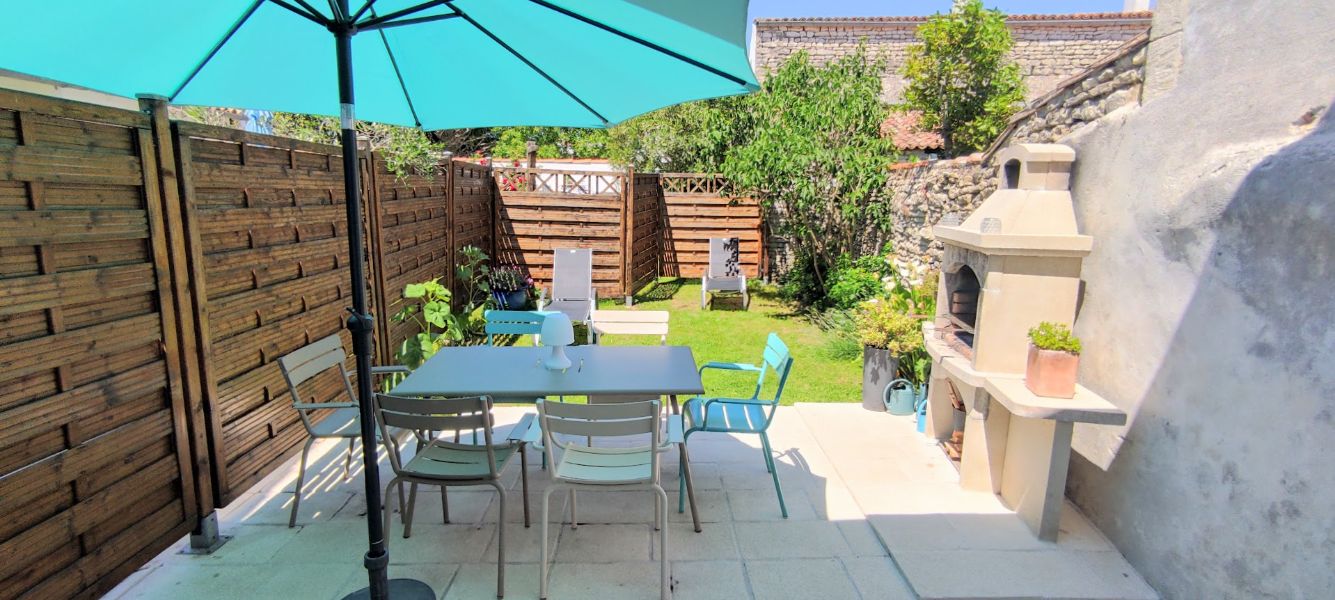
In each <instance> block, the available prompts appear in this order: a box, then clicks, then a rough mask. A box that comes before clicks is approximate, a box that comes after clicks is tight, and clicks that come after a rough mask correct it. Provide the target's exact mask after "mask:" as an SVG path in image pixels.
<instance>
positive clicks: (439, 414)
mask: <svg viewBox="0 0 1335 600" xmlns="http://www.w3.org/2000/svg"><path fill="white" fill-rule="evenodd" d="M375 418H376V423H377V424H378V425H379V426H380V434H381V435H382V436H384V437H385V439H393V438H391V437H390V431H389V428H390V427H398V428H400V429H407V430H410V431H412V432H413V434H414V435H416V436H417V441H418V442H419V444H420V447H419V448H418V450H417V452H418V454H421V453H422V452H424V451H425V450H427V449H428V448H431V447H443V448H455V447H461V446H467V447H470V448H476V447H477V446H476V445H468V444H464V445H461V444H455V443H451V442H446V441H444V440H440V439H437V438H435V437H434V436H433V435H432V433H433V432H438V431H448V430H455V431H460V430H466V429H473V430H481V431H482V433H483V441H484V443H485V446H484V447H485V448H486V452H487V458H488V459H489V460H488V464H489V465H490V466H489V470H490V473H491V477H492V478H493V479H494V478H495V477H496V476H497V474H498V473H497V471H496V455H495V452H494V450H493V447H492V443H491V439H492V431H491V421H492V418H491V398H490V397H488V396H469V397H465V398H405V397H402V396H392V395H389V394H376V396H375ZM386 446H388V447H389V463H390V466H391V467H393V468H394V473H395V474H398V475H409V476H422V475H423V474H420V473H416V472H413V471H406V470H404V468H403V465H404V463H403V462H402V457H401V456H400V454H399V449H398V447H397V444H386ZM428 475H429V476H430V477H435V478H441V476H440V475H434V474H428ZM447 478H448V477H447ZM470 479H476V477H470Z"/></svg>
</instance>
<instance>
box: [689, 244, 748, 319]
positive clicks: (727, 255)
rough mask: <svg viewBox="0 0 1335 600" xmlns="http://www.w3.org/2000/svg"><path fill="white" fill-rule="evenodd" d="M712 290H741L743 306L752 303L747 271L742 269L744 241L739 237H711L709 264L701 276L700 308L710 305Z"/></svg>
mask: <svg viewBox="0 0 1335 600" xmlns="http://www.w3.org/2000/svg"><path fill="white" fill-rule="evenodd" d="M710 292H741V294H742V308H746V307H747V306H749V305H750V303H751V299H750V297H749V296H747V293H746V273H745V272H744V271H743V270H742V242H741V240H740V239H738V238H709V266H708V267H706V268H705V274H704V276H703V277H701V278H700V309H701V310H704V308H705V307H706V306H708V305H709V293H710Z"/></svg>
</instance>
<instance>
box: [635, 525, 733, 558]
mask: <svg viewBox="0 0 1335 600" xmlns="http://www.w3.org/2000/svg"><path fill="white" fill-rule="evenodd" d="M649 557H650V558H651V559H652V560H658V538H657V537H655V538H654V540H653V544H651V545H650V548H649ZM740 558H741V553H740V552H739V551H738V550H737V536H736V534H734V533H733V530H732V527H730V526H729V525H728V524H727V523H720V524H717V525H711V526H709V527H704V528H703V530H702V531H700V532H696V531H695V529H694V528H693V527H692V526H691V524H690V523H669V524H668V559H669V560H738V559H740Z"/></svg>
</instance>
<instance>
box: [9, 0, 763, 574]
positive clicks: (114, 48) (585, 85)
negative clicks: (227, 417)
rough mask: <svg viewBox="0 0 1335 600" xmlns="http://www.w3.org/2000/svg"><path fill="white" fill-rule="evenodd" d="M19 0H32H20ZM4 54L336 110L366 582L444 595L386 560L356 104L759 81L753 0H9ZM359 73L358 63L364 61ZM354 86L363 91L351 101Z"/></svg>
mask: <svg viewBox="0 0 1335 600" xmlns="http://www.w3.org/2000/svg"><path fill="white" fill-rule="evenodd" d="M14 4H18V5H19V6H13V5H14ZM6 8H7V9H8V10H7V11H6V15H5V17H6V21H5V25H6V35H5V36H3V37H0V69H8V70H12V71H16V72H19V73H24V74H28V75H34V76H38V77H44V78H47V79H54V80H57V81H62V82H66V83H71V84H75V85H79V86H83V87H87V88H92V89H95V90H99V91H103V92H108V93H112V94H117V95H122V96H135V95H139V94H149V95H154V96H161V97H165V98H167V100H168V101H169V102H173V103H176V104H194V105H204V106H225V107H232V108H245V109H265V110H278V111H287V112H297V113H309V114H317V115H328V116H338V117H339V118H340V123H341V125H342V144H343V183H344V186H345V193H346V197H347V221H348V250H349V261H348V270H349V271H350V275H351V279H352V307H351V309H350V312H351V313H352V314H351V316H350V317H349V318H348V323H347V325H348V329H349V330H350V331H351V333H352V342H353V353H354V354H355V356H356V362H357V375H358V377H357V379H358V381H357V396H358V399H359V402H360V405H361V410H360V412H361V438H362V449H363V461H364V463H365V466H366V470H365V472H364V475H363V477H364V479H365V484H366V502H367V506H368V508H370V510H369V511H368V515H367V516H368V518H367V538H368V545H369V549H368V550H367V553H366V557H365V564H366V568H367V570H368V572H369V579H370V586H369V587H368V588H367V589H366V590H364V591H363V594H364V595H365V596H370V597H372V598H386V597H388V595H389V594H390V592H391V591H392V590H395V589H397V591H396V592H395V594H396V596H399V597H433V596H434V595H433V594H432V592H431V590H430V588H427V587H426V586H425V585H424V584H421V583H420V582H412V581H409V580H396V581H397V582H398V583H399V584H402V585H399V586H398V587H397V588H395V587H393V586H391V582H388V581H387V578H386V576H385V574H386V568H387V566H388V563H389V556H388V552H387V551H386V547H385V543H384V533H385V532H384V531H383V529H382V527H381V524H380V520H379V519H378V518H376V517H375V514H376V512H377V508H378V507H379V506H380V490H379V477H378V473H379V469H378V468H377V465H376V457H375V454H376V451H375V448H376V438H375V431H374V425H373V424H372V414H371V409H370V400H371V396H372V394H373V390H372V387H371V355H372V349H371V348H372V346H371V342H372V339H371V336H372V330H373V329H374V326H373V325H372V320H371V315H370V314H368V313H367V301H366V284H365V282H366V278H365V274H364V272H363V269H364V263H365V259H364V249H363V247H362V232H361V223H362V218H361V201H360V188H361V186H360V183H359V181H358V177H359V175H358V168H357V144H356V140H357V134H356V131H355V116H357V115H356V113H357V112H360V117H361V118H363V119H365V120H369V121H377V122H382V123H391V124H398V125H415V126H420V127H423V128H426V129H450V128H459V127H484V126H499V125H557V126H568V127H606V126H608V125H611V124H614V123H617V122H619V121H622V120H625V119H627V118H629V117H633V116H635V115H637V114H640V113H644V112H648V111H650V110H654V109H657V108H661V107H664V106H669V105H672V104H677V103H680V102H685V101H688V100H697V99H701V98H711V97H718V96H727V95H732V94H742V93H746V92H748V91H753V90H755V89H757V85H756V81H755V75H754V74H753V73H752V72H751V68H750V65H749V64H748V62H747V59H746V52H745V50H744V47H743V43H744V40H745V26H746V10H747V0H698V1H679V0H357V1H356V2H355V3H353V2H351V1H350V0H327V5H325V6H321V7H318V8H317V7H315V6H313V5H312V4H311V2H310V1H308V0H198V1H195V2H190V1H187V0H119V1H108V0H64V1H57V0H29V1H27V2H21V3H19V2H14V3H11V5H8V6H6ZM354 73H355V74H356V76H355V77H354ZM354 99H355V100H356V102H354Z"/></svg>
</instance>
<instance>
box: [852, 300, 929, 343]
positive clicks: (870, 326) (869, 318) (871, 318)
mask: <svg viewBox="0 0 1335 600" xmlns="http://www.w3.org/2000/svg"><path fill="white" fill-rule="evenodd" d="M858 339H859V340H860V341H861V342H862V344H863V345H864V346H871V347H873V348H883V349H885V350H889V351H890V353H891V354H893V355H895V356H906V355H908V354H911V353H913V352H914V351H917V350H920V349H922V322H921V321H919V320H918V319H915V318H913V317H910V316H908V315H906V314H904V313H902V312H899V311H898V310H895V307H893V306H891V305H890V303H889V302H867V303H866V304H863V305H862V307H861V308H860V309H859V310H858Z"/></svg>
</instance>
